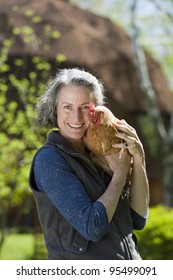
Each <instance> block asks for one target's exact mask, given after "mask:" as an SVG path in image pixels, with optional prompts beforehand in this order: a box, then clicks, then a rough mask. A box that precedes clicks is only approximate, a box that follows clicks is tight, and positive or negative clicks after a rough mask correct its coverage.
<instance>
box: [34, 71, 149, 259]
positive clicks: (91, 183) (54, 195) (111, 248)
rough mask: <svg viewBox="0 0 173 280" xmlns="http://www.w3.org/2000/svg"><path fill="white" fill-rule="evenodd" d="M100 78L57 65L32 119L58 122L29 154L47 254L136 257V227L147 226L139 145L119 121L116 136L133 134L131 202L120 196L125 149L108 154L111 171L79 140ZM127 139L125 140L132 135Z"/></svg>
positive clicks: (100, 100)
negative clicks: (34, 150) (36, 148)
mask: <svg viewBox="0 0 173 280" xmlns="http://www.w3.org/2000/svg"><path fill="white" fill-rule="evenodd" d="M104 100H105V97H104V88H103V85H102V83H101V82H100V81H99V80H98V79H97V78H96V77H95V76H93V75H92V74H90V73H88V72H86V71H84V70H80V69H77V68H72V69H63V70H60V71H58V73H57V74H56V76H55V78H54V79H53V80H52V81H51V82H50V83H48V86H47V89H46V91H45V93H44V95H43V96H42V97H41V99H40V101H39V103H38V106H37V119H38V122H39V124H41V125H43V126H45V127H51V128H58V130H57V129H56V130H53V131H51V132H50V134H49V135H48V139H47V142H46V143H45V144H44V145H43V146H42V147H41V148H40V149H39V150H38V152H37V153H36V155H35V156H34V159H33V163H32V166H31V172H30V179H29V180H30V186H31V189H32V191H33V194H34V197H35V199H36V203H37V209H38V214H39V219H40V224H41V227H42V230H43V233H44V237H45V244H46V247H47V250H48V254H49V259H63V260H64V259H66V260H70V259H74V260H75V259H81V260H99V259H100V260H106V259H110V260H111V259H112V260H113V259H141V257H140V255H139V253H138V249H137V244H136V238H135V237H134V234H133V229H142V228H143V227H144V226H145V223H146V218H147V212H148V199H149V198H148V197H149V194H148V181H147V176H146V170H145V160H144V158H145V157H144V152H143V149H142V148H141V147H142V144H141V142H140V140H139V138H138V136H137V135H136V132H134V129H133V128H131V127H130V126H129V125H128V124H127V123H125V122H124V121H122V122H121V121H120V122H119V137H120V138H121V137H122V138H123V137H124V135H125V134H126V137H130V134H129V133H130V130H133V135H134V137H133V139H131V141H133V142H134V143H133V144H134V145H131V147H134V148H133V149H131V151H130V153H131V156H132V157H133V162H134V167H133V174H132V184H131V194H132V198H133V199H132V200H131V201H129V199H128V198H127V196H124V195H123V188H124V186H125V182H126V179H127V174H128V171H129V168H130V155H129V152H128V151H127V149H123V151H121V157H120V156H119V154H114V155H111V156H108V157H106V158H107V161H108V163H109V165H110V167H111V169H112V172H113V175H112V177H110V176H109V175H108V174H106V173H105V172H104V171H103V170H102V169H101V168H98V167H97V166H94V164H93V163H92V161H91V159H90V156H89V153H88V151H87V150H86V148H85V145H84V143H83V136H84V135H85V133H86V130H87V128H88V126H89V124H90V118H89V109H90V104H91V103H94V104H95V105H102V104H104ZM129 139H130V138H129Z"/></svg>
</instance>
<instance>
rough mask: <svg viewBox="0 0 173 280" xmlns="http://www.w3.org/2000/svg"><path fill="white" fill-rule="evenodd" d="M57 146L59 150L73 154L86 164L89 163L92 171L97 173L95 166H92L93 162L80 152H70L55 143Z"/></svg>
mask: <svg viewBox="0 0 173 280" xmlns="http://www.w3.org/2000/svg"><path fill="white" fill-rule="evenodd" d="M57 146H58V148H59V149H60V150H62V151H64V152H65V153H67V154H69V155H72V156H75V157H78V158H81V159H82V160H84V161H85V162H86V163H87V164H89V165H90V167H91V168H92V169H93V171H94V172H95V173H96V174H97V175H99V174H98V172H97V169H96V168H95V166H94V164H93V163H92V162H91V161H90V160H89V159H87V158H85V157H84V156H82V155H81V154H78V153H75V152H71V151H67V150H66V149H64V147H63V146H61V145H57Z"/></svg>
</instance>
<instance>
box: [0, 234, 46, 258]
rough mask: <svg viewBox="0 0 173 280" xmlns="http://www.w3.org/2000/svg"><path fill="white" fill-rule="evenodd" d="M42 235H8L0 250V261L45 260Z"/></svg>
mask: <svg viewBox="0 0 173 280" xmlns="http://www.w3.org/2000/svg"><path fill="white" fill-rule="evenodd" d="M47 259H48V256H47V250H46V247H45V244H44V237H43V234H32V233H24V234H22V233H14V232H13V233H10V234H9V235H8V236H7V237H6V239H5V241H4V243H3V246H2V249H1V250H0V260H47Z"/></svg>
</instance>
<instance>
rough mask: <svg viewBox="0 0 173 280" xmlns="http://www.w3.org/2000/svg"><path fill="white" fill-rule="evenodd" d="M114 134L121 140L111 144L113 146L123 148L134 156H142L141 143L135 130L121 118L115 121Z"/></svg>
mask: <svg viewBox="0 0 173 280" xmlns="http://www.w3.org/2000/svg"><path fill="white" fill-rule="evenodd" d="M117 130H118V132H117V133H116V136H117V137H118V138H121V139H122V140H123V142H122V143H120V144H113V147H115V148H125V149H127V150H128V151H129V153H130V154H131V155H132V156H133V157H134V156H137V155H138V156H140V157H141V158H143V157H144V150H143V145H142V143H141V141H140V139H139V137H138V135H137V133H136V130H135V129H134V128H133V127H132V126H130V125H129V124H128V123H127V122H126V121H125V120H121V121H119V122H118V123H117Z"/></svg>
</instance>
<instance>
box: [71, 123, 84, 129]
mask: <svg viewBox="0 0 173 280" xmlns="http://www.w3.org/2000/svg"><path fill="white" fill-rule="evenodd" d="M83 125H84V124H72V123H68V126H70V127H71V128H75V129H77V128H81V127H82V126H83Z"/></svg>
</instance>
